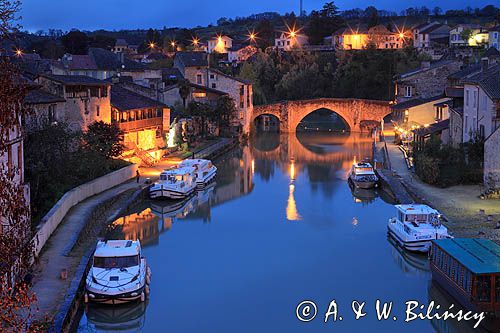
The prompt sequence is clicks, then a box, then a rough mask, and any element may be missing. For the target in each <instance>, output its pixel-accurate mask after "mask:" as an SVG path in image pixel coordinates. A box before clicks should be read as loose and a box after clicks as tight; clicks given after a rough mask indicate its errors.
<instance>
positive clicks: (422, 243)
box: [387, 225, 432, 253]
mask: <svg viewBox="0 0 500 333" xmlns="http://www.w3.org/2000/svg"><path fill="white" fill-rule="evenodd" d="M387 230H388V234H389V236H390V237H392V239H393V240H394V241H396V242H397V243H398V244H399V246H401V247H402V248H404V249H405V250H407V251H410V252H417V253H427V252H429V249H430V248H431V241H432V239H426V240H405V239H403V238H402V237H401V236H400V235H399V234H398V232H397V231H395V230H393V229H392V228H391V225H388V226H387Z"/></svg>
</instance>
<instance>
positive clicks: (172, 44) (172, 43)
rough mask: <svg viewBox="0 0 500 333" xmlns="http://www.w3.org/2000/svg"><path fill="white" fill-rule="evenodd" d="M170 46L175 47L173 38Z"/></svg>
mask: <svg viewBox="0 0 500 333" xmlns="http://www.w3.org/2000/svg"><path fill="white" fill-rule="evenodd" d="M170 46H172V49H175V40H173V41H171V42H170Z"/></svg>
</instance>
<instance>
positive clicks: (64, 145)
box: [25, 123, 129, 225]
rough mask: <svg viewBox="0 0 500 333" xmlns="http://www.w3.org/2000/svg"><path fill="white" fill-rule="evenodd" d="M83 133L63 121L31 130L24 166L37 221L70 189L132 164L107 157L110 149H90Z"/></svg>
mask: <svg viewBox="0 0 500 333" xmlns="http://www.w3.org/2000/svg"><path fill="white" fill-rule="evenodd" d="M81 136H82V135H81V133H78V132H73V131H71V130H70V129H69V128H68V127H67V126H66V125H65V124H62V123H58V124H56V125H52V124H46V125H43V126H42V127H41V128H40V129H39V130H37V131H35V132H32V133H28V136H27V138H26V140H25V170H26V180H27V181H28V182H29V183H30V187H31V191H30V192H31V210H32V216H33V222H34V224H35V225H36V224H37V223H38V221H39V220H40V219H41V218H42V217H43V216H44V215H45V214H46V213H47V212H48V211H49V210H50V209H51V208H52V206H53V205H54V204H55V203H56V202H57V200H59V199H60V198H61V197H62V196H63V195H64V193H66V192H67V191H69V190H71V189H73V188H75V187H76V186H78V185H81V184H84V183H86V182H89V181H91V180H93V179H95V178H98V177H101V176H103V175H105V174H107V173H109V172H112V171H115V170H118V169H120V168H123V167H124V166H126V165H128V164H129V163H128V162H126V161H123V160H119V159H112V158H107V157H106V156H105V155H107V154H109V153H110V150H106V149H104V150H103V149H89V146H88V142H87V143H85V141H83V140H81ZM93 138H95V137H93ZM92 142H94V141H93V140H92ZM103 152H105V153H103Z"/></svg>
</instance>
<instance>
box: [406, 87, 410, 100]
mask: <svg viewBox="0 0 500 333" xmlns="http://www.w3.org/2000/svg"><path fill="white" fill-rule="evenodd" d="M405 97H411V86H405Z"/></svg>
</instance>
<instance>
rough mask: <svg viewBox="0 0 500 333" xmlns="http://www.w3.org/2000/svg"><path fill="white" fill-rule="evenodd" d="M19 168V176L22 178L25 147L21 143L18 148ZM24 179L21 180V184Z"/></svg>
mask: <svg viewBox="0 0 500 333" xmlns="http://www.w3.org/2000/svg"><path fill="white" fill-rule="evenodd" d="M17 167H18V168H19V175H20V176H21V177H22V176H23V172H22V169H23V146H22V144H21V143H19V145H18V146H17ZM22 181H23V179H22V178H21V182H22Z"/></svg>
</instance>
